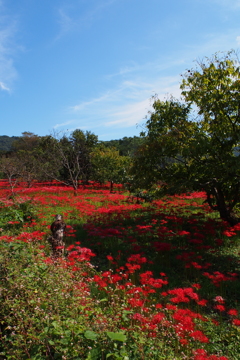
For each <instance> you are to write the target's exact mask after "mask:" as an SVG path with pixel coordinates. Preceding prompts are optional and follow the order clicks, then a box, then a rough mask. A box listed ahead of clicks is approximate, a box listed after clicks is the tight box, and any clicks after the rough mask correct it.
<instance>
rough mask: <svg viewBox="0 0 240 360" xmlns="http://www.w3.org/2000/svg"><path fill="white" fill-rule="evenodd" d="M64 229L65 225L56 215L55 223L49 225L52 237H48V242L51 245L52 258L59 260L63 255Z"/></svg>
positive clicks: (60, 217)
mask: <svg viewBox="0 0 240 360" xmlns="http://www.w3.org/2000/svg"><path fill="white" fill-rule="evenodd" d="M65 229H66V224H65V223H64V221H63V217H62V215H56V216H55V221H54V222H53V223H52V225H51V231H52V236H50V237H49V242H50V243H51V245H52V256H53V257H54V258H59V257H62V256H63V255H64V246H65V244H64V242H63V236H64V232H65Z"/></svg>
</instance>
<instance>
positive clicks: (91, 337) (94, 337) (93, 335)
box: [84, 330, 98, 340]
mask: <svg viewBox="0 0 240 360" xmlns="http://www.w3.org/2000/svg"><path fill="white" fill-rule="evenodd" d="M84 336H85V338H86V339H89V340H97V338H98V334H96V333H95V332H93V331H91V330H86V331H85V333H84Z"/></svg>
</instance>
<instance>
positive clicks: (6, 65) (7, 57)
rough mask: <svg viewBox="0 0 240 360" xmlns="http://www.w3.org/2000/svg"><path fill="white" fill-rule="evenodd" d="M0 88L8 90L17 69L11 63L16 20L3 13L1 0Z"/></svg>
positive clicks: (14, 46) (14, 47)
mask: <svg viewBox="0 0 240 360" xmlns="http://www.w3.org/2000/svg"><path fill="white" fill-rule="evenodd" d="M0 13H1V14H0V89H1V90H4V91H8V92H9V91H10V88H11V85H12V82H13V80H14V79H15V78H16V76H17V71H16V69H15V67H14V65H13V55H14V52H15V49H16V45H15V43H14V36H15V34H16V21H15V20H14V19H12V18H10V17H9V16H7V15H5V14H4V6H3V1H1V2H0Z"/></svg>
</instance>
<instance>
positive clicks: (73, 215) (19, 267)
mask: <svg viewBox="0 0 240 360" xmlns="http://www.w3.org/2000/svg"><path fill="white" fill-rule="evenodd" d="M204 195H205V194H204V193H192V194H182V195H181V196H171V197H170V196H169V197H165V198H162V199H160V200H155V201H152V202H151V203H147V202H144V201H141V200H139V199H138V201H137V199H135V198H130V197H129V196H128V194H127V193H126V192H124V189H122V187H121V186H119V187H117V188H115V192H114V193H110V192H109V188H108V186H106V187H101V188H100V187H98V186H96V185H94V184H90V185H89V186H85V187H82V188H80V189H79V190H78V194H77V195H76V194H74V193H73V191H72V190H71V189H70V188H68V187H62V186H60V185H59V184H57V183H51V184H47V183H46V184H35V186H34V187H32V188H30V189H26V188H24V187H19V188H17V189H16V193H15V195H14V196H13V195H12V194H10V192H9V190H8V189H7V187H6V184H5V183H4V182H2V183H1V184H0V205H1V214H2V217H1V222H0V228H1V229H0V231H1V232H0V246H1V255H0V264H1V270H0V271H1V275H2V277H3V286H2V287H1V289H0V290H1V293H2V295H3V296H2V300H1V304H0V305H1V310H0V314H1V337H2V340H3V341H2V343H3V345H2V347H0V358H1V359H36V360H38V359H69V360H70V359H88V360H89V359H92V360H94V359H95V360H97V359H110V360H111V359H119V360H130V359H144V360H145V359H149V360H150V359H169V360H174V359H192V360H226V359H229V360H235V359H240V345H239V344H240V304H239V302H240V285H239V273H240V272H239V268H240V256H239V255H240V244H239V238H240V224H239V225H236V226H234V227H229V225H228V224H227V223H224V222H223V221H221V220H219V219H218V218H217V216H216V214H215V213H212V212H210V210H209V208H208V206H207V205H206V204H205V203H204V200H205V198H204ZM58 213H59V214H62V215H63V217H64V221H65V222H66V224H67V231H66V235H65V243H66V247H65V257H64V258H63V259H59V260H58V261H54V260H53V259H52V257H51V250H50V246H49V244H48V241H47V238H48V235H49V233H50V230H49V228H50V224H51V222H52V221H53V217H54V216H55V214H58ZM1 356H2V357H1Z"/></svg>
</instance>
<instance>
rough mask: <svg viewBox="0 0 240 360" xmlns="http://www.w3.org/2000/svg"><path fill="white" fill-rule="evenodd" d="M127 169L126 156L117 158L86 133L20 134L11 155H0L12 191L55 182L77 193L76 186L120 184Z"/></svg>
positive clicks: (1, 165)
mask: <svg viewBox="0 0 240 360" xmlns="http://www.w3.org/2000/svg"><path fill="white" fill-rule="evenodd" d="M129 165H130V157H129V156H120V155H119V151H118V150H116V149H115V148H113V147H108V146H105V145H104V144H102V143H100V142H99V141H98V137H97V136H96V135H95V134H93V133H91V132H90V131H86V132H84V131H82V130H79V129H77V130H75V131H73V132H72V133H71V134H70V136H67V135H63V136H61V137H58V136H57V135H56V134H55V135H54V136H53V135H49V136H43V137H39V136H37V135H35V134H33V133H30V132H24V133H23V134H22V137H20V139H19V140H17V141H16V142H15V143H14V146H13V151H11V152H8V153H6V154H4V155H2V158H1V161H0V170H1V172H2V174H3V176H5V177H6V178H7V179H8V181H9V184H10V186H11V188H12V190H13V189H14V187H15V186H16V184H17V183H18V182H19V181H23V182H25V183H26V185H27V186H28V187H30V186H31V185H32V184H33V182H34V181H35V180H38V181H46V180H53V179H54V180H57V181H60V182H61V183H63V184H65V185H68V186H72V187H73V189H74V191H77V189H78V186H79V182H80V181H82V182H83V183H85V184H87V183H88V181H89V180H94V181H97V182H99V183H105V182H107V181H109V182H110V184H111V190H112V187H113V184H114V183H123V182H125V180H126V175H127V173H128V168H129Z"/></svg>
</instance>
